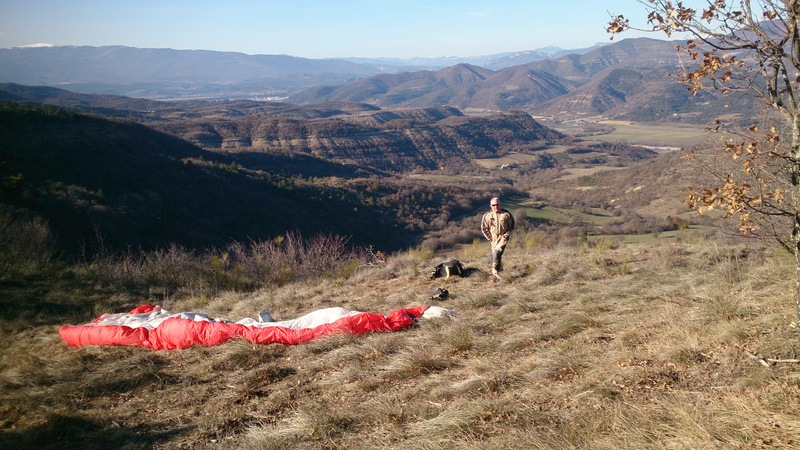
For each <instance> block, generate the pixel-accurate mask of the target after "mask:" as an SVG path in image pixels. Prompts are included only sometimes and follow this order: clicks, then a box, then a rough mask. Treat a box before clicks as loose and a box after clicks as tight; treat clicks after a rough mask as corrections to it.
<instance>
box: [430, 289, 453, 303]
mask: <svg viewBox="0 0 800 450" xmlns="http://www.w3.org/2000/svg"><path fill="white" fill-rule="evenodd" d="M449 296H450V293H449V292H447V289H443V288H436V293H435V294H433V295H432V296H431V300H447V297H449Z"/></svg>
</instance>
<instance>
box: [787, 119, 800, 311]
mask: <svg viewBox="0 0 800 450" xmlns="http://www.w3.org/2000/svg"><path fill="white" fill-rule="evenodd" d="M790 126H791V128H792V150H791V156H790V157H791V166H790V170H791V173H790V174H789V176H790V177H791V184H792V193H791V201H792V209H793V211H794V224H793V226H792V249H793V250H794V265H795V280H794V304H795V318H794V323H795V325H797V326H798V327H800V115H794V116H793V117H792V118H791V123H790Z"/></svg>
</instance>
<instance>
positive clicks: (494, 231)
mask: <svg viewBox="0 0 800 450" xmlns="http://www.w3.org/2000/svg"><path fill="white" fill-rule="evenodd" d="M513 229H514V216H513V215H511V213H510V212H509V211H508V210H505V209H500V211H498V212H496V213H495V212H494V211H489V212H487V213H486V214H484V215H483V218H482V219H481V232H483V236H484V237H485V238H486V240H487V241H491V242H492V245H493V246H494V245H496V244H497V243H499V242H500V241H503V243H504V244H505V243H506V242H508V236H509V233H511V231H512V230H513Z"/></svg>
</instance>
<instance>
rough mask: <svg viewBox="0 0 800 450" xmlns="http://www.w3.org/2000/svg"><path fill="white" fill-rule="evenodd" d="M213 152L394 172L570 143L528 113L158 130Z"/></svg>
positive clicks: (266, 121) (441, 113) (282, 120)
mask: <svg viewBox="0 0 800 450" xmlns="http://www.w3.org/2000/svg"><path fill="white" fill-rule="evenodd" d="M157 128H159V129H161V130H162V131H165V132H168V133H171V134H173V135H176V136H178V137H180V138H182V139H185V140H188V141H190V142H192V143H194V144H197V145H199V146H201V147H203V148H206V149H220V150H231V151H237V150H244V149H247V150H257V151H265V152H299V153H304V154H309V155H314V156H317V157H320V158H324V159H326V160H331V161H336V162H342V163H357V164H362V165H367V166H370V167H373V168H378V169H381V170H389V171H404V170H413V169H415V168H422V169H435V168H437V167H440V166H441V165H443V164H468V163H469V160H470V159H472V158H487V157H492V156H499V155H503V154H506V153H508V152H511V151H520V150H535V149H537V148H541V147H544V146H545V145H548V144H552V143H553V142H556V141H558V140H561V139H564V136H563V135H562V134H560V133H559V132H557V131H554V130H552V129H549V128H547V127H545V126H543V125H541V124H540V123H539V122H537V121H536V120H534V119H533V118H532V117H531V116H530V115H528V114H526V113H523V112H510V113H502V114H495V115H491V116H487V117H466V116H464V115H463V114H461V113H460V112H459V111H458V110H457V109H455V108H452V107H439V108H426V109H411V110H401V111H373V112H363V111H362V112H359V113H356V114H341V115H338V116H335V117H327V118H315V119H311V120H306V119H300V118H293V117H274V116H247V117H242V118H238V119H225V120H184V121H176V122H171V123H165V124H161V125H158V126H157Z"/></svg>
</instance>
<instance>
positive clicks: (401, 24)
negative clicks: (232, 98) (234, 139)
mask: <svg viewBox="0 0 800 450" xmlns="http://www.w3.org/2000/svg"><path fill="white" fill-rule="evenodd" d="M611 14H614V15H617V14H622V15H625V16H626V17H628V18H630V19H631V22H632V23H634V22H640V23H644V18H645V17H646V12H645V9H644V6H642V5H641V4H640V3H638V2H637V0H602V1H601V0H482V1H477V0H0V48H11V47H21V46H29V45H37V44H51V45H88V46H106V45H124V46H129V47H140V48H172V49H178V50H215V51H231V52H241V53H246V54H251V55H255V54H268V55H291V56H299V57H305V58H315V59H317V58H345V57H370V58H374V57H388V58H412V57H443V56H461V57H465V56H482V55H493V54H497V53H504V52H513V51H524V50H535V49H539V48H542V47H547V46H556V47H560V48H562V49H577V48H585V47H591V46H593V45H595V44H597V43H609V42H611V41H609V38H610V35H608V34H607V33H606V31H605V29H606V26H607V23H608V22H609V20H610V16H611ZM634 19H636V20H634ZM637 36H641V34H639V35H635V34H634V33H626V34H624V35H623V36H621V37H617V38H615V41H617V40H619V39H621V38H625V37H637ZM652 37H655V38H658V39H663V36H657V35H654V36H652Z"/></svg>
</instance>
